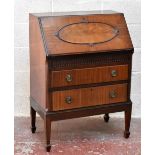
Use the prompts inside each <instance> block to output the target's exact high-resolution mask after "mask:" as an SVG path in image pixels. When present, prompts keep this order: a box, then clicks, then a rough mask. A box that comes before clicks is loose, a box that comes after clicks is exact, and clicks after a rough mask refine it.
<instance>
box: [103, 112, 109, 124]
mask: <svg viewBox="0 0 155 155" xmlns="http://www.w3.org/2000/svg"><path fill="white" fill-rule="evenodd" d="M109 118H110V117H109V114H105V115H104V121H105V122H109Z"/></svg>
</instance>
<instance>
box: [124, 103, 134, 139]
mask: <svg viewBox="0 0 155 155" xmlns="http://www.w3.org/2000/svg"><path fill="white" fill-rule="evenodd" d="M131 112H132V104H130V105H129V107H128V108H127V110H126V111H125V131H124V137H125V138H129V136H130V131H129V130H130V121H131Z"/></svg>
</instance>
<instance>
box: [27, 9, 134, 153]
mask: <svg viewBox="0 0 155 155" xmlns="http://www.w3.org/2000/svg"><path fill="white" fill-rule="evenodd" d="M29 17H30V18H29V32H30V34H29V36H30V107H31V108H30V109H31V130H32V133H34V132H35V130H36V126H35V120H36V112H37V113H38V114H39V115H40V116H41V117H42V118H43V120H44V125H45V139H46V150H47V151H48V152H49V151H50V148H51V146H50V135H51V122H52V121H57V120H64V119H69V118H77V117H85V116H91V115H99V114H105V115H104V120H105V121H106V122H108V120H109V113H114V112H121V111H124V113H125V131H124V136H125V138H128V137H129V135H130V132H129V127H130V119H131V109H132V102H131V100H130V87H131V66H132V54H133V51H134V48H133V45H132V42H131V38H130V35H129V32H128V28H127V24H126V22H125V18H124V15H123V14H122V13H118V12H114V11H93V12H65V13H61V12H59V13H58V12H57V13H56V12H55V13H41V14H39V13H37V14H30V16H29Z"/></svg>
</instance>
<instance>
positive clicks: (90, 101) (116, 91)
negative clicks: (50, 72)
mask: <svg viewBox="0 0 155 155" xmlns="http://www.w3.org/2000/svg"><path fill="white" fill-rule="evenodd" d="M125 101H127V84H117V85H108V86H100V87H91V88H82V89H74V90H66V91H56V92H53V93H52V104H53V111H58V110H65V109H73V108H80V107H87V106H93V105H102V104H110V103H117V102H125Z"/></svg>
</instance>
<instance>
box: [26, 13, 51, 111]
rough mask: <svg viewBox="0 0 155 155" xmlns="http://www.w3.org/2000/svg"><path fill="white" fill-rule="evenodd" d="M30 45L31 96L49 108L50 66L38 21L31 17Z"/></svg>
mask: <svg viewBox="0 0 155 155" xmlns="http://www.w3.org/2000/svg"><path fill="white" fill-rule="evenodd" d="M29 18H30V19H29V20H30V24H29V30H30V32H29V35H30V37H29V38H30V39H29V44H30V95H31V97H33V98H35V100H36V101H37V102H38V103H39V104H40V105H41V106H42V107H43V108H46V106H47V101H48V97H47V94H48V93H47V92H48V86H47V85H48V84H47V78H48V71H47V70H48V66H47V61H46V55H45V52H44V44H43V40H42V35H41V32H40V26H39V22H38V19H37V18H36V17H34V16H32V15H30V17H29Z"/></svg>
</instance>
